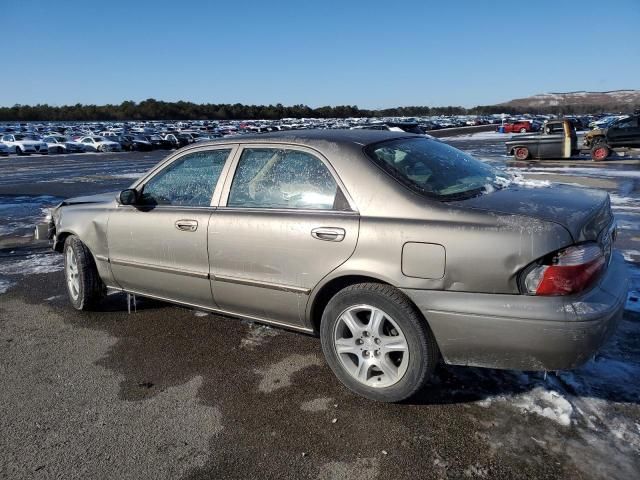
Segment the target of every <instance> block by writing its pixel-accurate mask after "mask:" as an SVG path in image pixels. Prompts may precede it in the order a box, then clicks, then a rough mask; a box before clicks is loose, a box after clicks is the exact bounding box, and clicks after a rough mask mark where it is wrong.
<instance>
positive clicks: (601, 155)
mask: <svg viewBox="0 0 640 480" xmlns="http://www.w3.org/2000/svg"><path fill="white" fill-rule="evenodd" d="M610 154H611V150H610V149H609V147H608V146H606V145H604V144H603V143H602V142H600V143H597V144H596V145H594V147H593V148H592V149H591V159H592V160H593V161H594V162H601V161H603V160H606V159H607V157H608V156H609V155H610Z"/></svg>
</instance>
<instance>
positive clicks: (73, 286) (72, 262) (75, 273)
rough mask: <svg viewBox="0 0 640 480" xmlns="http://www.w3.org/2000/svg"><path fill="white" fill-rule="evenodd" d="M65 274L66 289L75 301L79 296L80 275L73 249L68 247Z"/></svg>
mask: <svg viewBox="0 0 640 480" xmlns="http://www.w3.org/2000/svg"><path fill="white" fill-rule="evenodd" d="M66 256H67V258H66V260H67V261H66V265H65V274H66V277H67V287H68V288H69V294H70V295H71V298H73V299H74V300H77V299H78V297H79V296H80V273H79V270H78V261H77V259H76V254H75V252H74V251H73V248H71V247H68V248H67V253H66Z"/></svg>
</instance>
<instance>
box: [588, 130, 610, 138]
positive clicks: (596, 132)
mask: <svg viewBox="0 0 640 480" xmlns="http://www.w3.org/2000/svg"><path fill="white" fill-rule="evenodd" d="M606 131H607V129H606V128H594V129H593V130H589V131H588V132H587V133H585V134H584V136H585V137H589V138H590V137H595V136H598V135H604V134H605V133H606Z"/></svg>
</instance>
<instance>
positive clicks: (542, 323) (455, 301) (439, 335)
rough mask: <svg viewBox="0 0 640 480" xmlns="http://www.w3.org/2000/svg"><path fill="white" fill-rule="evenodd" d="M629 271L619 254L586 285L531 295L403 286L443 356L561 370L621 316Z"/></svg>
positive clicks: (585, 355) (458, 361)
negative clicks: (576, 290) (575, 290)
mask: <svg viewBox="0 0 640 480" xmlns="http://www.w3.org/2000/svg"><path fill="white" fill-rule="evenodd" d="M627 290H628V276H627V272H626V265H625V263H624V260H623V259H622V256H621V255H620V254H618V253H615V254H614V255H613V258H612V260H611V263H610V265H609V268H608V269H607V272H606V273H605V275H604V276H603V278H602V279H601V280H600V282H599V283H598V284H597V285H596V286H595V287H593V288H591V289H590V290H588V291H587V292H585V293H582V294H579V295H573V296H569V297H536V296H527V295H498V294H479V293H463V292H443V291H428V290H409V289H405V290H403V291H404V292H405V293H406V294H407V295H408V296H409V297H410V298H411V299H412V300H413V301H414V303H415V304H416V305H417V306H418V308H419V309H420V310H421V311H422V313H423V314H424V316H425V318H426V319H427V320H428V322H429V325H430V327H431V329H432V331H433V333H434V335H435V337H436V341H437V343H438V346H439V348H440V351H441V353H442V356H443V357H444V360H445V362H446V363H449V364H453V365H469V366H478V367H489V368H504V369H517V370H564V369H571V368H576V367H578V366H580V365H582V364H583V363H585V362H586V361H587V360H588V359H589V358H591V357H592V356H593V355H594V354H595V353H596V352H597V351H598V350H599V349H600V347H601V346H602V345H603V344H604V343H605V342H606V341H607V340H608V339H609V337H610V336H611V335H612V334H613V332H614V331H615V328H616V326H617V324H618V322H619V321H620V319H621V318H622V314H623V312H624V305H625V301H626V298H627Z"/></svg>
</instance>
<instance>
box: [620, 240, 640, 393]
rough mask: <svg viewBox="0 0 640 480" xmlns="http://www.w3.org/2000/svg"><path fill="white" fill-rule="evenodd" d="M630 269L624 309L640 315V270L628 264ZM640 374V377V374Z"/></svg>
mask: <svg viewBox="0 0 640 480" xmlns="http://www.w3.org/2000/svg"><path fill="white" fill-rule="evenodd" d="M625 253H626V255H625ZM633 253H634V254H637V255H638V256H640V252H636V251H635V250H634V251H633ZM623 255H625V260H627V255H628V253H627V252H623ZM629 258H630V257H629ZM628 261H630V260H628ZM628 267H629V279H630V281H631V283H630V285H629V293H628V294H627V303H626V305H625V307H624V308H625V310H628V311H630V312H636V313H640V268H638V267H636V266H635V265H633V264H628ZM638 373H639V375H640V372H638ZM638 380H639V381H640V376H639V377H638Z"/></svg>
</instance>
